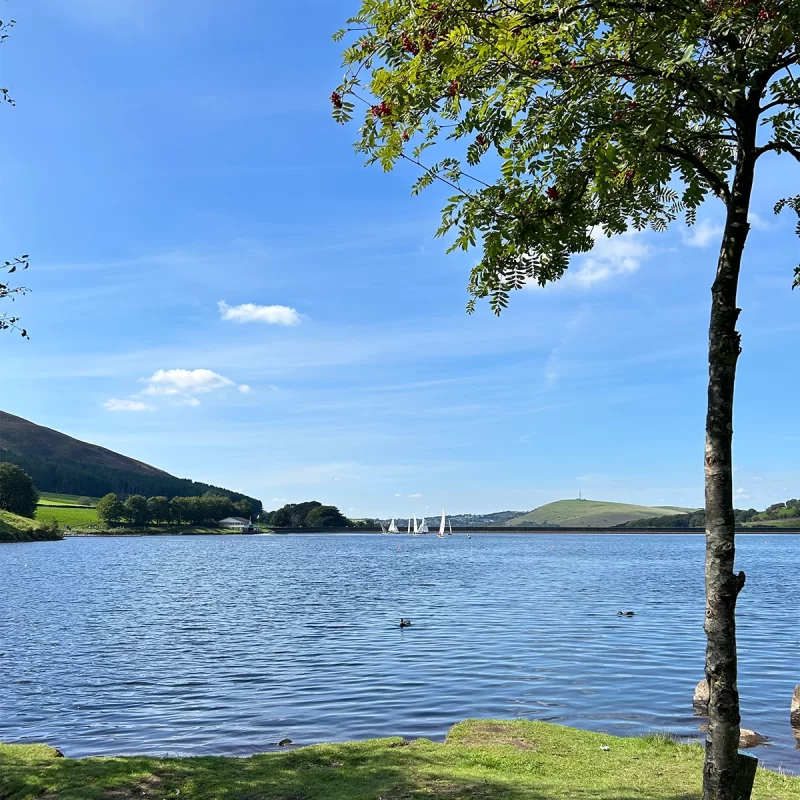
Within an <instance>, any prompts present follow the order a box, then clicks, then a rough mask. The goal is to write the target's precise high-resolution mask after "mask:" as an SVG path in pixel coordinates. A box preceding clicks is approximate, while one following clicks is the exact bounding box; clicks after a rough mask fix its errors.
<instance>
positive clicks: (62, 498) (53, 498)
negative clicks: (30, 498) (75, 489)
mask: <svg viewBox="0 0 800 800" xmlns="http://www.w3.org/2000/svg"><path fill="white" fill-rule="evenodd" d="M83 497H88V495H82V494H81V495H78V494H55V493H53V492H39V505H40V506H79V505H80V504H79V503H78V500H80V499H81V498H83ZM98 499H99V498H97V497H89V500H90V501H91V505H93V506H96V505H97V501H98Z"/></svg>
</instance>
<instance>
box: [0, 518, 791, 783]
mask: <svg viewBox="0 0 800 800" xmlns="http://www.w3.org/2000/svg"><path fill="white" fill-rule="evenodd" d="M398 548H399V549H398ZM703 550H704V544H703V539H702V537H699V536H691V535H663V536H661V535H649V536H631V535H627V536H622V535H619V536H617V535H614V536H608V535H592V536H587V535H564V534H562V535H535V536H525V535H494V534H493V535H473V536H472V538H471V539H469V540H468V539H467V538H466V536H463V535H462V536H453V537H447V538H445V539H444V540H438V539H437V538H436V537H435V536H427V537H418V538H410V537H386V536H372V535H360V536H356V535H353V536H329V537H325V536H256V537H183V538H181V537H166V538H132V539H123V538H114V539H70V540H67V541H65V542H55V543H43V544H35V545H8V546H5V547H2V548H0V585H2V587H3V601H2V602H3V605H2V606H0V653H1V655H2V657H0V740H4V741H31V740H35V741H47V742H50V743H52V744H53V745H57V746H58V747H60V748H61V749H62V750H64V751H65V752H66V753H67V755H70V756H83V755H89V754H92V755H100V754H104V755H109V754H122V753H139V752H142V753H144V752H146V753H158V754H163V753H167V752H168V753H181V754H200V753H228V754H237V755H244V754H249V753H253V752H256V751H261V750H267V749H272V748H273V747H275V746H276V743H277V742H278V741H280V740H281V739H283V738H284V737H290V738H291V739H292V740H293V742H294V743H295V744H307V743H312V742H318V741H325V740H343V739H356V738H365V737H371V736H386V735H395V734H399V735H405V736H409V737H414V736H427V737H430V738H433V739H441V738H442V737H443V736H444V734H445V733H446V731H447V729H448V728H449V726H450V725H452V724H453V723H454V722H456V721H458V720H460V719H464V718H466V717H525V718H532V719H541V720H548V721H553V722H559V723H564V724H567V725H575V726H578V727H582V728H590V729H594V730H603V731H609V732H612V733H617V734H623V735H625V734H634V735H635V734H641V733H644V732H647V731H651V730H656V729H657V730H670V731H674V732H675V733H678V734H680V735H681V736H686V737H698V736H702V733H701V732H700V730H699V729H700V725H701V723H702V722H703V720H701V719H698V718H696V717H694V716H693V715H692V692H693V690H694V686H695V684H696V683H697V681H698V680H699V679H700V678H701V677H702V674H703V653H704V646H705V640H704V635H703V630H702V623H703V576H702V569H703ZM798 556H800V537H798V536H778V535H771V536H766V537H765V536H747V537H740V545H739V556H738V562H737V567H738V568H742V569H745V570H746V571H747V573H748V581H747V586H746V587H745V590H744V592H743V593H742V595H741V597H740V603H739V609H740V613H739V639H740V660H741V667H740V681H739V688H740V692H741V695H742V717H743V725H744V726H745V727H748V728H752V729H754V730H756V731H758V732H759V733H762V734H764V735H766V736H768V737H770V739H771V740H772V745H771V746H769V747H761V748H758V749H757V750H755V751H753V752H754V753H755V754H757V755H758V756H759V758H760V759H761V760H762V762H763V763H764V764H766V765H769V766H773V767H776V766H778V765H782V766H783V767H784V768H785V769H789V770H792V771H795V772H800V752H798V750H797V749H796V748H795V738H794V736H793V734H792V730H791V728H790V726H789V703H790V699H791V695H792V690H793V688H794V686H795V685H796V684H797V683H800V630H799V629H798V625H797V621H798V620H797V598H796V576H795V574H794V573H795V570H796V565H797V563H798ZM620 609H623V610H628V609H632V610H634V611H636V616H635V617H633V618H625V617H618V616H617V611H618V610H620ZM401 616H403V617H407V618H410V619H412V620H413V625H412V626H411V627H410V628H406V629H401V628H400V627H399V620H400V617H401Z"/></svg>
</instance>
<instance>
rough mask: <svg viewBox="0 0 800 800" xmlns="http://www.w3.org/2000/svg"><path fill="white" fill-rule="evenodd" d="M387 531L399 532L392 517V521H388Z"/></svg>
mask: <svg viewBox="0 0 800 800" xmlns="http://www.w3.org/2000/svg"><path fill="white" fill-rule="evenodd" d="M387 533H400V531H398V530H397V524H396V523H395V521H394V519H392V521H391V522H390V523H389V530H388V531H387Z"/></svg>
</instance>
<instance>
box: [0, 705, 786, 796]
mask: <svg viewBox="0 0 800 800" xmlns="http://www.w3.org/2000/svg"><path fill="white" fill-rule="evenodd" d="M601 747H608V748H609V749H608V750H605V751H604V750H602V749H601ZM702 762H703V750H702V748H701V747H699V746H697V745H681V744H675V743H674V742H672V741H670V740H669V739H667V738H665V737H652V738H646V739H619V738H616V737H613V736H606V735H603V734H597V733H587V732H585V731H577V730H574V729H571V728H563V727H560V726H557V725H549V724H547V723H543V722H523V721H518V722H501V721H476V720H470V721H467V722H462V723H460V724H459V725H456V726H455V727H454V728H453V729H452V730H451V731H450V734H449V735H448V737H447V742H446V743H445V744H436V743H434V742H430V741H427V740H425V739H417V740H416V741H413V742H405V741H404V740H403V739H400V738H393V739H372V740H370V741H365V742H348V743H345V744H326V745H315V746H313V747H303V748H299V749H297V750H293V751H288V752H278V753H269V754H262V755H256V756H252V757H251V758H228V757H219V756H202V757H195V758H157V757H153V758H151V757H144V756H134V757H126V758H87V759H81V760H72V759H67V758H59V757H57V754H56V752H55V751H54V750H52V749H51V748H49V747H47V746H45V745H0V763H1V764H2V766H3V768H2V770H0V798H1V799H2V800H33V798H47V800H111V799H112V798H113V799H114V800H129V799H130V800H132V798H140V797H149V798H172V797H177V798H180V800H223V799H224V800H377V798H382V800H699V798H700V797H701V793H700V783H701V774H702ZM753 800H800V778H792V777H787V776H784V775H778V774H776V773H772V772H767V771H765V770H759V771H758V775H757V776H756V783H755V789H754V792H753Z"/></svg>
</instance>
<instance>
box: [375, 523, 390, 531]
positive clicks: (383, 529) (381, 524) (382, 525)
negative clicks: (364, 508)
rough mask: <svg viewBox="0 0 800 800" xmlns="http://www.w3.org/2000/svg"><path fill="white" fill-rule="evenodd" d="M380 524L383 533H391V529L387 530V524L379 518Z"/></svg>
mask: <svg viewBox="0 0 800 800" xmlns="http://www.w3.org/2000/svg"><path fill="white" fill-rule="evenodd" d="M378 524H379V525H380V526H381V533H389V531H387V530H386V526H385V525H384V524H383V523H382V522H381V521H380V520H378Z"/></svg>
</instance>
